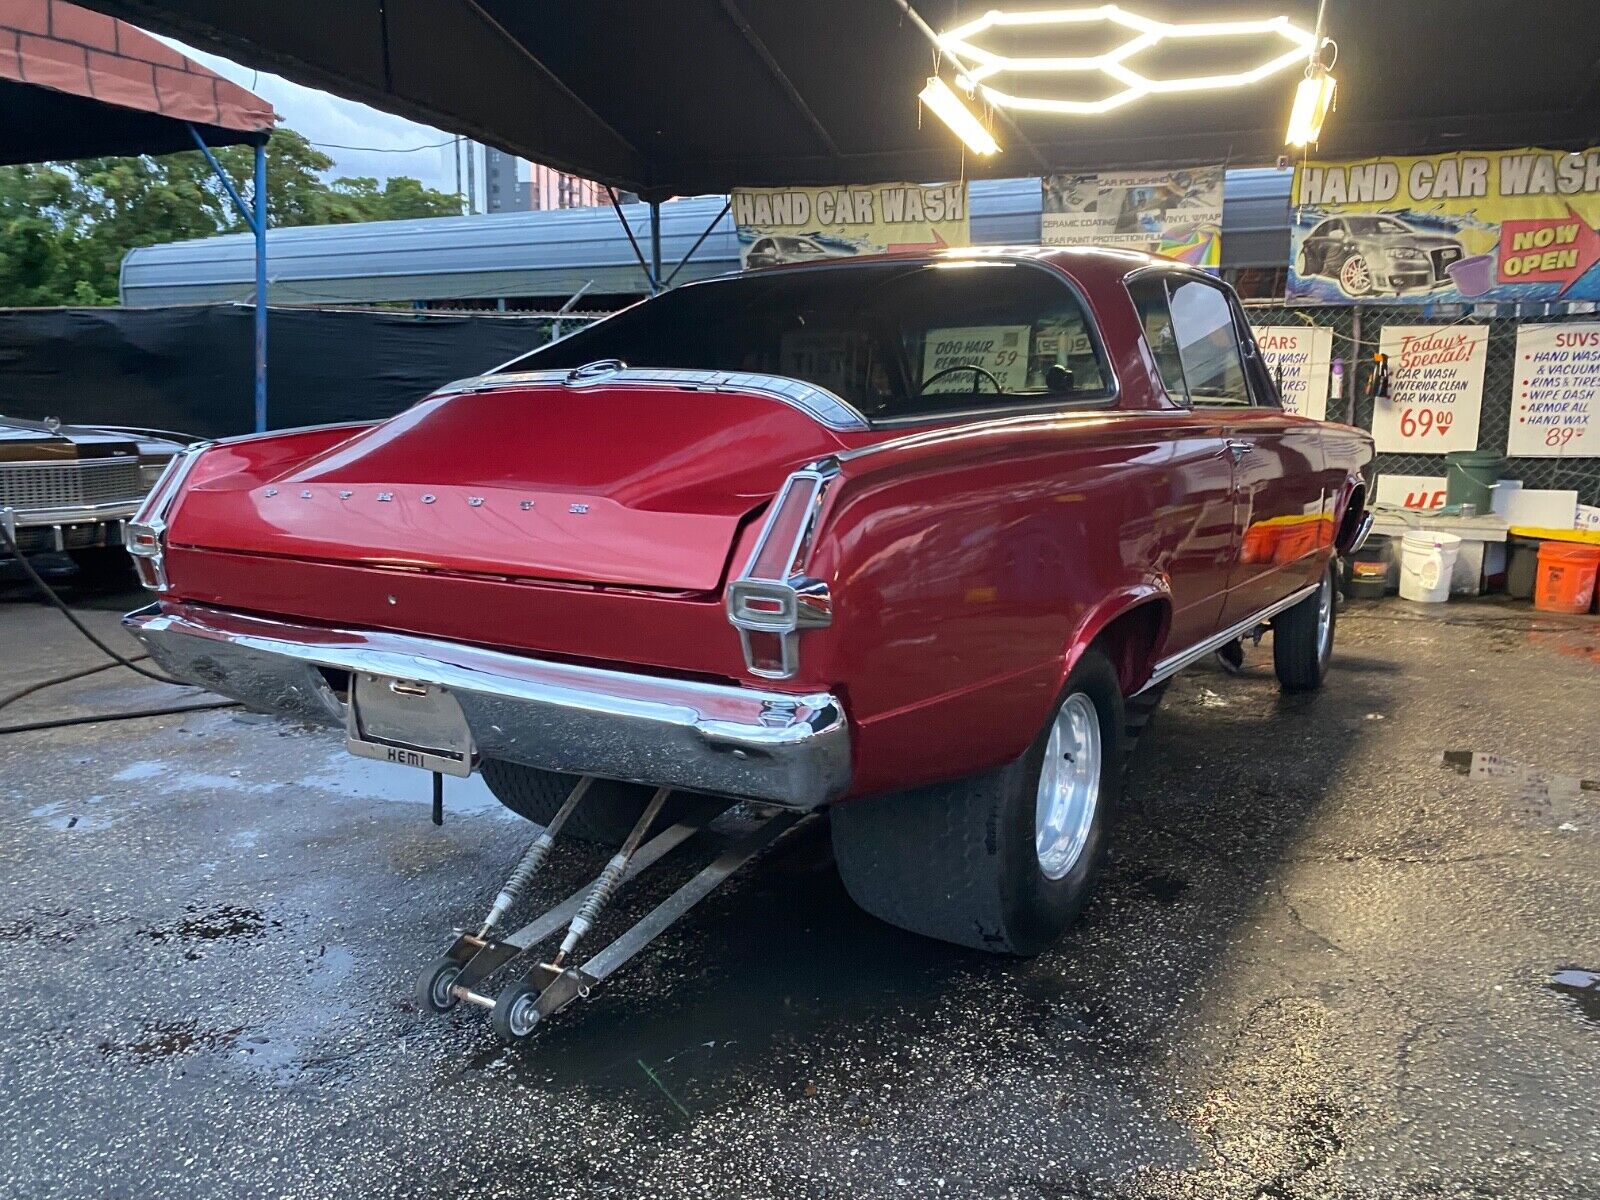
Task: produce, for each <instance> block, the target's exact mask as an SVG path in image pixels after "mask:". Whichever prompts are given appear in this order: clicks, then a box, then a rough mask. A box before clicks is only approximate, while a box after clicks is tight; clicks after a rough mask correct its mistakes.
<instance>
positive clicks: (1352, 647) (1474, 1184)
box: [0, 590, 1600, 1198]
mask: <svg viewBox="0 0 1600 1200" xmlns="http://www.w3.org/2000/svg"><path fill="white" fill-rule="evenodd" d="M71 598H72V599H73V600H74V602H75V603H80V604H82V605H84V606H85V607H89V608H92V609H94V610H95V611H93V612H91V613H90V617H91V620H92V621H93V623H94V625H95V627H96V628H100V629H106V630H112V629H114V628H115V616H116V613H117V612H118V611H119V610H120V609H122V608H126V607H132V606H133V605H134V604H137V603H142V600H141V599H140V597H138V596H137V595H135V594H133V593H129V594H127V595H114V596H108V595H101V596H85V595H72V597H71ZM1446 615H1447V616H1448V620H1447V621H1446V620H1440V619H1438V617H1437V616H1436V615H1435V614H1434V613H1430V612H1428V611H1426V610H1424V609H1423V608H1422V607H1421V606H1413V605H1409V604H1405V603H1403V602H1399V601H1388V602H1385V603H1383V604H1381V605H1376V606H1371V605H1368V606H1364V607H1355V606H1352V607H1348V608H1346V609H1345V610H1344V611H1343V613H1342V615H1341V621H1340V627H1339V645H1338V650H1337V652H1336V659H1335V668H1334V671H1333V674H1332V676H1331V678H1330V681H1329V685H1328V687H1327V688H1326V690H1325V691H1323V692H1322V693H1320V694H1318V695H1315V696H1310V697H1287V698H1286V697H1282V696H1280V695H1279V693H1278V691H1277V688H1276V685H1275V684H1274V682H1273V680H1272V671H1271V654H1270V646H1269V645H1268V646H1263V647H1261V648H1260V649H1256V650H1253V651H1251V652H1250V653H1249V655H1248V659H1247V673H1246V675H1245V676H1244V677H1242V678H1230V677H1227V676H1224V675H1222V674H1220V673H1218V672H1216V671H1214V670H1212V669H1210V668H1209V667H1208V668H1206V669H1203V670H1197V671H1195V672H1192V673H1190V674H1188V675H1186V676H1184V677H1182V678H1180V680H1179V681H1178V682H1177V683H1176V684H1175V686H1174V687H1173V688H1172V689H1171V691H1170V692H1169V693H1168V695H1167V697H1166V700H1165V702H1164V703H1163V705H1162V707H1161V709H1160V711H1159V712H1158V714H1157V716H1156V718H1155V721H1154V722H1153V724H1152V725H1151V727H1150V729H1149V731H1148V732H1147V734H1146V736H1145V737H1144V739H1143V741H1142V743H1141V745H1140V747H1139V749H1138V752H1137V754H1136V757H1135V760H1134V765H1133V768H1132V775H1131V782H1130V788H1129V796H1128V805H1127V809H1126V811H1125V812H1124V813H1123V814H1122V820H1121V822H1120V828H1119V833H1118V839H1117V842H1116V849H1115V856H1114V859H1113V861H1112V863H1111V865H1110V868H1109V870H1108V873H1107V875H1106V877H1105V879H1104V881H1103V883H1102V887H1101V890H1100V893H1099V896H1098V898H1097V899H1096V901H1095V902H1094V903H1093V904H1092V905H1091V907H1090V909H1089V910H1088V913H1087V916H1086V918H1085V920H1084V921H1083V923H1082V924H1081V926H1080V927H1079V928H1078V929H1076V930H1075V931H1074V932H1073V933H1072V934H1071V935H1070V936H1069V937H1068V938H1066V939H1065V940H1064V941H1063V942H1062V943H1061V944H1060V945H1058V946H1057V947H1056V948H1054V949H1053V950H1051V951H1050V952H1048V953H1046V954H1044V955H1042V956H1041V957H1039V958H1037V959H1034V960H1032V961H1015V960H1000V959H993V958H989V957H985V956H983V955H980V954H976V953H971V952H967V951H963V950H957V949H953V948H950V947H945V946H942V945H940V944H937V943H933V942H929V941H925V940H922V939H919V938H916V937H913V936H910V935H907V934H902V933H899V932H897V931H895V930H893V929H890V928H888V927H886V926H883V925H880V924H878V923H876V922H875V921H873V920H872V919H870V918H868V917H866V916H864V915H862V914H860V913H859V912H858V911H856V910H855V909H854V908H853V907H852V906H851V904H850V903H849V901H848V900H847V899H846V897H845V896H844V894H843V890H842V888H841V886H840V884H839V882H838V879H837V877H836V875H835V874H834V872H833V869H832V866H831V862H830V860H829V857H828V852H827V840H826V835H825V831H824V830H822V829H820V828H817V827H813V828H811V829H809V830H802V831H801V832H800V833H798V834H797V835H795V836H794V837H792V838H791V839H790V840H788V841H787V842H785V843H784V844H782V845H781V846H780V847H779V848H778V850H777V851H775V852H774V853H773V854H772V855H771V856H770V857H769V858H768V859H766V860H764V861H762V862H759V863H757V864H756V865H755V866H754V867H753V868H751V869H749V870H747V871H746V872H745V873H743V874H741V875H740V876H737V877H736V878H735V879H734V880H733V881H732V882H731V883H730V884H729V885H728V886H726V887H725V888H724V889H722V890H721V891H720V892H718V893H716V894H714V895H713V896H712V897H711V899H709V900H708V901H707V902H706V903H705V904H704V905H703V906H702V907H701V908H700V909H698V910H697V911H696V912H695V913H694V914H693V915H691V916H690V917H689V918H688V919H687V920H686V921H684V922H683V923H682V924H680V925H679V926H678V927H677V928H676V929H674V930H673V931H671V932H669V933H668V934H667V935H666V936H665V937H663V938H662V939H661V940H660V941H659V942H657V943H656V945H655V946H653V947H652V948H651V949H650V950H649V951H647V952H646V953H645V954H644V955H643V956H641V958H640V959H638V960H636V961H635V962H634V963H632V964H630V965H629V966H628V967H626V968H624V970H623V971H622V972H621V973H620V974H619V975H618V976H616V977H615V978H614V979H613V980H612V981H611V982H610V983H609V984H608V985H606V987H604V988H603V989H601V990H599V991H597V992H596V993H595V994H594V996H593V997H591V998H590V999H589V1000H588V1001H586V1002H581V1003H579V1004H577V1005H575V1006H574V1007H572V1008H570V1009H568V1010H567V1011H566V1012H564V1013H562V1014H561V1015H560V1016H558V1018H557V1019H556V1020H555V1022H553V1023H552V1024H551V1025H550V1026H549V1027H548V1028H545V1029H544V1030H542V1031H540V1032H539V1033H538V1034H536V1036H535V1037H534V1038H533V1039H532V1040H531V1041H530V1042H529V1043H527V1044H526V1045H524V1046H521V1047H519V1048H516V1049H511V1050H508V1049H505V1048H504V1047H502V1046H501V1045H500V1044H499V1043H498V1042H497V1041H496V1040H495V1039H494V1037H493V1035H492V1033H491V1032H490V1030H489V1028H488V1024H487V1021H486V1020H485V1019H484V1018H483V1016H482V1015H481V1014H480V1013H478V1012H476V1011H465V1012H463V1011H457V1012H453V1013H451V1014H448V1015H446V1016H443V1017H436V1016H426V1015H423V1014H420V1013H419V1012H418V1011H417V1010H416V1006H415V1004H414V1003H413V1001H412V998H411V997H412V984H413V979H414V977H415V976H416V974H417V973H418V971H419V970H420V969H421V968H422V967H423V966H424V965H425V964H426V963H427V962H428V961H429V960H430V959H431V958H433V957H434V956H436V955H437V954H438V953H439V952H440V951H441V950H442V949H443V948H444V946H445V945H446V944H447V943H448V940H449V930H450V928H451V927H452V925H455V924H458V923H466V922H470V921H475V920H476V919H477V918H478V916H479V915H480V914H481V912H482V909H483V907H484V906H485V905H486V904H487V902H488V900H489V899H490V897H491V896H492V894H493V892H494V890H495V888H496V887H497V886H498V884H499V882H500V880H501V878H502V877H503V875H504V873H505V872H506V871H507V870H508V869H509V867H510V866H511V865H512V863H513V862H514V861H515V858H516V856H517V855H518V853H519V852H520V850H521V849H522V847H523V845H524V843H525V841H526V840H527V838H528V836H529V830H530V829H531V827H529V826H526V825H524V824H523V823H521V822H519V821H518V820H517V819H515V818H513V817H510V816H509V815H508V814H506V813H504V812H503V811H502V810H500V809H499V808H498V806H497V805H495V803H494V801H493V800H492V798H490V797H488V795H487V793H486V791H485V790H484V789H483V788H482V785H481V783H480V782H479V781H477V780H473V781H470V782H467V781H454V780H452V781H451V782H450V785H449V788H448V791H447V796H448V804H447V820H446V823H445V825H444V827H443V828H442V829H435V828H433V827H432V826H431V825H430V824H429V823H428V820H427V812H428V808H427V804H428V781H427V777H426V776H424V775H422V774H420V773H413V772H409V771H406V770H404V769H402V768H387V767H384V766H381V765H379V764H370V763H364V762H358V761H357V760H354V759H351V758H348V757H347V756H346V755H345V754H344V753H343V752H342V750H341V748H340V746H339V742H338V739H337V738H336V737H335V736H334V735H332V734H330V733H326V732H313V731H309V730H305V729H301V728H297V727H290V726H284V725H280V724H278V723H276V722H274V721H272V720H269V719H266V718H262V717H258V716H254V715H250V714H244V713H241V712H236V711H220V712H206V713H198V714H192V715H187V716H181V717H168V718H162V719H155V720H144V721H136V722H123V723H116V724H105V725H88V726H80V727H76V728H69V729H61V730H55V731H49V732H37V733H24V734H14V735H8V736H0V864H4V865H3V875H0V897H3V904H0V961H3V962H4V963H5V967H6V987H5V989H4V991H5V995H6V998H7V999H6V1003H5V1004H4V1006H3V1007H0V1085H3V1086H0V1179H4V1180H5V1181H6V1184H7V1187H6V1192H7V1194H8V1195H9V1196H15V1197H46V1196H48V1197H51V1198H62V1197H77V1196H85V1197H87V1196H96V1197H99V1196H118V1197H121V1196H128V1197H136V1196H137V1197H152V1196H159V1197H164V1196H185V1197H187V1196H195V1197H219V1196H229V1197H232V1196H241V1197H242V1196H281V1197H326V1196H330V1195H353V1194H361V1195H366V1196H374V1197H380V1196H402V1195H404V1196H422V1195H440V1196H524V1195H541V1196H580V1195H582V1196H595V1195H616V1196H694V1197H706V1196H715V1197H721V1196H729V1197H732V1196H741V1197H742V1196H753V1197H754V1196H772V1197H824V1196H830V1197H843V1196H848V1197H855V1196H869V1195H870V1196H880V1195H881V1196H918V1197H921V1196H944V1195H948V1196H972V1195H982V1196H1018V1197H1089V1196H1095V1197H1101V1196H1104V1197H1129V1198H1132V1197H1152V1198H1162V1197H1187V1196H1196V1197H1199V1196H1228V1197H1234V1196H1237V1197H1250V1198H1257V1197H1262V1198H1289V1197H1374V1198H1376V1197H1467V1196H1473V1197H1477V1196H1516V1197H1542V1196H1552V1197H1556V1196H1559V1197H1586V1196H1596V1195H1600V1119H1597V1117H1600V984H1597V983H1596V977H1595V976H1594V975H1593V974H1591V972H1595V971H1600V888H1597V887H1596V885H1595V881H1596V877H1597V875H1600V811H1597V810H1600V791H1593V790H1588V791H1586V790H1582V789H1581V787H1579V786H1578V785H1576V784H1575V783H1574V782H1573V781H1571V780H1564V779H1560V778H1550V777H1551V776H1577V777H1581V778H1584V779H1589V780H1595V779H1600V736H1597V735H1600V624H1597V622H1596V621H1595V620H1594V619H1592V618H1590V619H1559V618H1551V617H1546V616H1542V615H1540V616H1535V615H1534V614H1531V613H1529V612H1527V611H1525V610H1523V609H1514V608H1508V607H1506V606H1499V605H1492V604H1459V603H1458V604H1452V605H1451V606H1450V608H1449V609H1448V612H1447V614H1446ZM118 636H120V634H119V635H118ZM119 644H121V643H119ZM127 644H129V645H131V643H127ZM93 661H94V652H93V651H92V650H90V649H89V648H88V647H87V646H86V645H84V644H82V643H81V642H80V641H79V640H78V639H77V637H76V635H75V634H72V633H71V632H70V631H69V630H67V629H66V627H65V625H64V623H63V622H62V621H61V619H60V617H59V616H58V615H57V614H55V613H53V612H51V611H49V610H47V609H45V608H43V607H41V606H39V605H36V604H34V603H32V602H31V601H29V600H28V599H27V598H26V597H25V595H24V594H23V593H22V592H20V591H18V590H12V591H9V592H3V593H0V694H3V693H5V692H9V691H11V690H12V689H13V688H15V687H18V686H22V685H24V684H26V683H29V682H31V681H33V680H35V679H39V678H43V677H45V676H47V675H51V674H55V673H59V672H60V671H63V670H66V669H70V668H71V667H73V666H79V665H88V664H90V663H92V662H93ZM171 702H172V696H171V695H170V689H165V688H162V687H160V686H158V685H154V684H147V683H145V682H143V681H140V680H138V679H135V678H133V677H132V676H130V675H129V674H128V673H127V672H123V671H117V672H112V673H107V674H101V675H96V676H91V677H89V678H88V679H85V680H81V681H79V682H77V683H72V684H68V685H65V686H63V687H61V688H59V689H55V690H52V691H50V692H46V693H44V694H42V695H40V696H35V697H30V698H28V699H26V700H23V701H20V702H18V703H16V704H14V705H12V706H11V707H9V708H7V709H4V710H3V711H0V724H13V723H19V722H23V721H31V720H37V719H44V718H49V717H58V716H70V715H75V714H82V713H89V712H97V711H110V710H113V709H127V708H133V707H141V706H144V705H149V704H156V703H171ZM1446 751H1480V752H1490V753H1494V754H1498V755H1501V756H1504V757H1505V758H1507V759H1510V760H1513V762H1514V763H1515V764H1520V767H1521V768H1522V769H1518V768H1516V767H1499V766H1493V767H1492V769H1491V770H1489V771H1483V770H1480V771H1479V772H1478V774H1480V775H1488V776H1489V777H1487V778H1476V777H1474V775H1473V774H1471V773H1467V774H1463V773H1461V772H1460V771H1458V770H1456V769H1453V768H1452V767H1451V766H1449V765H1446V764H1443V763H1442V762H1441V754H1442V753H1444V752H1446ZM1481 765H1482V764H1480V766H1481ZM706 857H708V855H707V854H706V853H705V852H704V851H701V852H698V853H697V852H696V848H695V844H694V843H690V845H689V846H687V847H685V848H684V850H683V851H680V852H679V853H678V855H676V856H675V857H674V858H672V859H669V860H668V863H667V864H666V865H665V866H664V868H663V870H664V872H665V873H664V875H663V877H662V878H661V879H660V880H657V881H655V882H654V883H651V882H649V881H641V884H640V885H639V886H638V887H636V888H635V889H634V891H633V892H632V893H631V894H630V895H631V900H630V899H629V898H628V897H627V896H625V898H624V899H623V900H622V901H619V902H618V905H617V906H616V907H615V909H614V910H613V913H612V917H613V919H612V920H611V921H609V922H608V923H607V925H606V926H604V927H603V928H602V930H601V931H600V933H601V934H604V933H606V932H609V931H615V930H617V929H618V928H619V927H620V925H621V923H622V920H623V919H624V918H626V917H629V916H637V915H639V914H640V913H641V912H642V911H643V909H642V907H641V906H642V904H643V903H645V902H646V901H648V900H649V899H650V898H651V897H652V896H654V895H658V894H663V893H664V891H665V889H666V888H667V887H669V886H671V885H672V884H674V883H676V882H677V881H679V880H681V879H683V878H685V877H686V876H687V874H688V873H689V872H690V871H692V870H693V869H694V868H695V867H697V866H698V865H699V864H700V863H701V862H703V861H705V859H706ZM599 865H600V856H599V855H597V854H590V855H586V856H579V857H576V858H574V857H570V856H569V857H567V858H565V859H561V860H558V861H557V862H556V863H555V864H553V866H552V870H551V876H550V878H549V879H547V880H546V882H545V886H544V887H543V888H541V889H540V891H539V897H540V898H542V899H544V900H546V901H550V900H553V899H555V898H556V897H558V896H560V895H564V894H565V893H566V891H568V890H570V889H571V888H573V887H575V886H577V885H578V884H579V883H580V882H581V881H582V879H583V878H584V876H585V874H586V873H587V872H592V871H593V870H595V869H597V868H598V866H599ZM594 944H595V945H596V946H597V945H598V944H599V943H598V939H597V940H596V942H595V943H594Z"/></svg>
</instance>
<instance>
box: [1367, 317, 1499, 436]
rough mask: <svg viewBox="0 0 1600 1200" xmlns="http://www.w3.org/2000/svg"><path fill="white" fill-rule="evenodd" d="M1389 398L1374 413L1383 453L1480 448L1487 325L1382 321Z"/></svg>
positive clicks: (1380, 343)
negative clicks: (1387, 367) (1480, 415)
mask: <svg viewBox="0 0 1600 1200" xmlns="http://www.w3.org/2000/svg"><path fill="white" fill-rule="evenodd" d="M1378 349H1379V350H1380V351H1382V352H1383V354H1384V355H1386V356H1387V358H1388V360H1389V397H1388V399H1383V398H1380V399H1379V400H1378V401H1377V403H1376V406H1375V408H1374V411H1373V414H1372V437H1373V440H1374V442H1376V443H1377V448H1378V451H1379V453H1382V454H1448V453H1449V452H1450V451H1452V450H1476V449H1477V448H1478V413H1479V410H1480V409H1481V408H1482V407H1483V366H1484V362H1485V361H1486V359H1487V358H1488V350H1489V327H1488V326H1487V325H1386V326H1384V329H1383V334H1382V336H1381V337H1380V338H1379V339H1378Z"/></svg>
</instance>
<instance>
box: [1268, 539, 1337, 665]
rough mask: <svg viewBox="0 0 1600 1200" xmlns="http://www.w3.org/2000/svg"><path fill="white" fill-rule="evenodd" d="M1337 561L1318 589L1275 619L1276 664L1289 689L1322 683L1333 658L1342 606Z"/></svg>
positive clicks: (1273, 639) (1274, 659)
mask: <svg viewBox="0 0 1600 1200" xmlns="http://www.w3.org/2000/svg"><path fill="white" fill-rule="evenodd" d="M1334 570H1335V568H1334V564H1333V562H1332V561H1330V562H1329V563H1328V565H1327V566H1326V567H1325V568H1324V569H1323V572H1322V579H1321V582H1319V583H1318V585H1317V590H1316V591H1314V592H1312V593H1311V595H1309V596H1307V597H1306V598H1305V599H1304V600H1302V601H1300V603H1299V604H1296V605H1295V606H1294V607H1293V608H1291V609H1289V610H1287V611H1286V612H1281V613H1279V614H1278V615H1277V617H1276V618H1274V619H1273V622H1272V665H1273V668H1274V669H1275V670H1276V671H1277V673H1278V683H1279V685H1280V686H1281V687H1282V688H1283V690H1284V691H1286V692H1310V691H1315V690H1316V689H1317V688H1319V687H1321V686H1322V681H1323V680H1324V679H1326V678H1327V675H1328V663H1329V661H1330V660H1331V659H1332V658H1333V631H1334V628H1335V626H1336V625H1337V624H1338V619H1339V606H1338V604H1337V598H1336V597H1335V596H1334Z"/></svg>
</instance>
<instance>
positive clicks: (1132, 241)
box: [1039, 166, 1224, 270]
mask: <svg viewBox="0 0 1600 1200" xmlns="http://www.w3.org/2000/svg"><path fill="white" fill-rule="evenodd" d="M1223 174H1224V172H1223V169H1222V168H1221V167H1220V166H1216V167H1196V168H1194V169H1193V170H1189V171H1102V172H1100V173H1099V174H1094V175H1047V176H1045V178H1044V180H1043V181H1042V183H1043V187H1044V194H1043V197H1042V206H1043V209H1042V214H1041V217H1040V222H1039V227H1040V240H1041V241H1042V242H1043V243H1044V244H1045V245H1047V246H1123V247H1126V248H1127V249H1130V250H1144V251H1147V252H1148V253H1150V254H1159V255H1161V256H1162V257H1163V258H1172V259H1177V260H1178V261H1179V262H1186V263H1188V264H1189V265H1190V266H1195V267H1209V268H1211V269H1213V270H1215V269H1216V268H1217V267H1220V266H1221V265H1222V179H1223Z"/></svg>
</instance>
